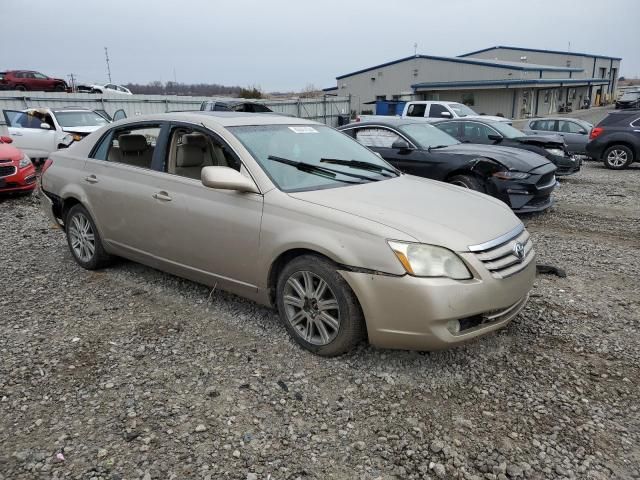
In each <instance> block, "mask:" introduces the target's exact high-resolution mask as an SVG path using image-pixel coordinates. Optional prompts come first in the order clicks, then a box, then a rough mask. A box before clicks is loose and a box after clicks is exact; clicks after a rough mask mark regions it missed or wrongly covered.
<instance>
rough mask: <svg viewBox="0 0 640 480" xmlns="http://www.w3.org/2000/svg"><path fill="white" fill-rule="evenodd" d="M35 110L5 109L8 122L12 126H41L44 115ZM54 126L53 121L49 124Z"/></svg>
mask: <svg viewBox="0 0 640 480" xmlns="http://www.w3.org/2000/svg"><path fill="white" fill-rule="evenodd" d="M34 113H35V112H16V111H12V110H5V115H6V118H7V123H8V125H9V126H10V127H15V128H38V129H39V128H40V125H41V124H42V122H43V121H44V120H43V117H42V116H40V115H39V114H34ZM49 125H50V126H51V127H53V122H51V123H50V124H49Z"/></svg>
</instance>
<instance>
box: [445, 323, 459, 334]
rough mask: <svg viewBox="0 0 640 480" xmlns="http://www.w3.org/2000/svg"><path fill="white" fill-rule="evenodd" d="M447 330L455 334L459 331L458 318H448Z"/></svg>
mask: <svg viewBox="0 0 640 480" xmlns="http://www.w3.org/2000/svg"><path fill="white" fill-rule="evenodd" d="M447 330H449V333H451V335H457V334H458V333H460V322H459V321H458V320H449V321H448V322H447Z"/></svg>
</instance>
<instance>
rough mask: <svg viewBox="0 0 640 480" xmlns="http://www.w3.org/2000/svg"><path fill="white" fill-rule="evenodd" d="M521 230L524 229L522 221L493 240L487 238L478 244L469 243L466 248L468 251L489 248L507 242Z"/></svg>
mask: <svg viewBox="0 0 640 480" xmlns="http://www.w3.org/2000/svg"><path fill="white" fill-rule="evenodd" d="M523 230H524V223H521V224H520V225H518V226H517V227H516V228H514V229H513V230H511V231H510V232H507V233H505V234H504V235H500V236H499V237H498V238H494V239H493V240H489V241H488V242H485V243H479V244H478V245H469V246H468V247H467V248H468V249H469V251H470V252H480V251H482V250H489V249H490V248H493V247H497V246H498V245H502V244H503V243H507V242H508V241H509V240H511V239H512V238H513V237H515V236H517V235H519V234H520V233H522V231H523Z"/></svg>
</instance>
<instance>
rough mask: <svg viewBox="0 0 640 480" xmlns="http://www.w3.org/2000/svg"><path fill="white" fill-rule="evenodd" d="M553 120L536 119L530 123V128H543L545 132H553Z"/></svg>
mask: <svg viewBox="0 0 640 480" xmlns="http://www.w3.org/2000/svg"><path fill="white" fill-rule="evenodd" d="M555 123H556V121H555V120H536V121H535V122H533V123H531V130H543V131H545V132H553V131H554V129H555Z"/></svg>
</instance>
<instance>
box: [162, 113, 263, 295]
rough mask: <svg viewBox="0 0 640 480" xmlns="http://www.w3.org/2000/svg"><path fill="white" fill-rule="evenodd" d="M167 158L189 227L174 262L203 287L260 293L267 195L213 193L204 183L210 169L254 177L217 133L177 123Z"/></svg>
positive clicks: (168, 173)
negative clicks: (260, 255) (205, 170)
mask: <svg viewBox="0 0 640 480" xmlns="http://www.w3.org/2000/svg"><path fill="white" fill-rule="evenodd" d="M166 159H167V161H166V164H165V166H164V171H165V172H166V173H165V174H164V175H165V176H166V178H167V179H168V181H171V182H172V183H173V184H174V186H173V187H172V189H173V191H175V192H176V193H177V194H179V195H180V197H181V199H182V202H181V203H182V205H183V208H184V213H183V215H184V219H185V221H186V224H187V225H186V227H185V228H184V229H183V230H182V231H181V232H179V234H178V237H179V239H177V240H176V241H177V242H179V243H178V244H179V245H180V248H179V249H177V250H176V249H175V248H174V249H173V250H175V252H174V254H175V256H174V257H173V259H174V261H176V262H179V263H180V264H181V265H182V266H184V267H186V268H187V269H189V271H190V275H189V276H190V277H191V278H194V279H196V280H199V281H201V282H203V283H207V284H209V285H215V284H218V285H219V286H220V287H223V288H224V289H225V290H229V291H233V292H236V293H239V294H248V293H251V292H255V290H256V285H257V283H258V278H257V277H256V269H255V265H256V262H257V260H258V248H259V241H260V225H261V221H262V208H263V196H262V195H261V194H256V193H240V192H236V191H231V190H217V189H212V188H208V187H205V186H204V185H202V182H201V181H200V173H201V170H202V168H203V167H206V166H218V167H229V168H233V169H235V170H238V171H240V172H242V173H244V174H246V175H247V176H249V174H248V172H247V171H246V169H244V167H243V166H242V162H241V161H240V159H239V157H238V156H237V155H236V154H235V153H234V152H233V149H232V148H231V147H230V146H229V145H228V144H227V143H226V142H225V141H224V140H222V138H221V137H220V136H218V135H217V134H216V133H214V132H211V131H210V130H208V129H205V128H202V127H197V126H194V125H191V124H182V123H175V124H173V125H171V130H170V134H169V135H168V144H167V156H166Z"/></svg>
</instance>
